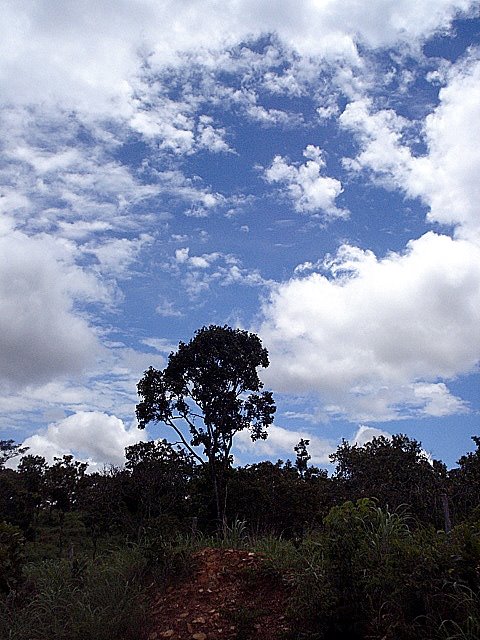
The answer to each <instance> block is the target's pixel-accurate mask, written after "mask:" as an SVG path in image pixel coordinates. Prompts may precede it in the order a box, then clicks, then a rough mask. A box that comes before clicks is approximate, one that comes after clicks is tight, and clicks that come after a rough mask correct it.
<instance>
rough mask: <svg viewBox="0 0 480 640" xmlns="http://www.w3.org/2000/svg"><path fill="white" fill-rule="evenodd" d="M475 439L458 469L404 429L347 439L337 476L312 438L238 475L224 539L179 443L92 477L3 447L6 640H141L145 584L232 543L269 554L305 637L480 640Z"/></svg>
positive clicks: (131, 456)
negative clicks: (314, 461)
mask: <svg viewBox="0 0 480 640" xmlns="http://www.w3.org/2000/svg"><path fill="white" fill-rule="evenodd" d="M474 442H475V445H476V450H475V451H473V452H471V453H468V454H466V455H465V456H462V457H461V458H460V460H459V461H458V467H456V468H455V469H452V470H447V468H446V467H445V465H444V464H442V463H441V462H438V461H434V462H431V461H430V460H429V459H428V458H427V457H426V455H425V454H424V452H423V450H422V447H421V444H420V443H418V442H417V441H415V440H412V439H410V438H408V437H406V436H404V435H396V436H393V437H392V438H391V439H386V438H383V437H380V438H375V439H374V440H372V441H371V442H369V443H367V444H365V445H364V446H356V445H352V444H350V443H348V442H346V441H343V442H342V444H341V445H340V446H339V447H338V449H337V451H336V452H335V453H334V454H333V455H332V456H331V458H332V462H333V463H334V465H335V471H334V473H333V474H332V475H330V476H328V474H327V472H326V471H324V470H322V469H318V468H316V467H314V466H310V465H309V464H308V461H309V454H308V441H301V442H300V443H299V444H298V445H297V447H295V453H296V457H295V458H294V459H293V462H291V461H288V460H287V461H286V462H283V461H281V460H279V461H278V462H276V463H272V462H267V461H265V462H260V463H257V464H251V465H247V466H241V467H232V468H230V469H229V470H228V477H227V479H226V480H227V482H226V488H227V490H226V494H225V514H226V519H225V522H224V526H223V529H222V530H220V531H219V528H218V524H219V523H218V518H217V505H216V499H215V492H214V488H213V486H212V477H211V474H210V473H209V470H208V465H201V464H198V463H197V462H196V461H195V460H194V459H193V458H192V456H191V455H189V454H188V452H185V450H184V449H180V448H179V447H173V446H172V445H170V444H168V443H167V442H166V441H165V440H163V441H151V442H140V443H138V444H136V445H134V446H131V447H128V448H127V449H126V465H125V467H124V468H121V469H120V468H115V467H110V468H108V469H105V470H104V471H103V472H101V473H97V472H96V473H91V474H89V473H87V465H86V464H85V463H83V462H79V461H76V460H74V459H73V457H72V456H64V457H63V458H61V459H57V460H56V461H55V462H54V463H53V464H51V465H47V463H46V462H45V460H44V459H43V458H42V457H40V456H32V455H29V454H28V452H27V451H25V450H22V449H21V448H20V447H19V446H18V445H15V443H13V442H11V441H2V442H1V443H0V451H1V457H0V461H1V462H0V523H2V524H0V614H2V615H0V637H2V638H3V637H5V638H9V640H17V639H18V640H27V639H28V640H36V639H37V638H38V639H39V640H43V638H59V639H62V638H69V640H72V639H75V638H77V637H78V638H82V640H88V638H92V640H93V639H95V640H100V639H102V638H105V639H106V640H109V639H110V638H112V640H113V638H114V637H115V638H116V639H121V638H125V639H127V638H129V639H130V638H133V637H135V638H141V637H143V636H142V632H141V629H140V627H141V624H140V622H139V621H143V623H142V624H145V620H147V618H146V617H145V615H146V614H145V610H144V609H142V607H143V608H144V607H145V603H146V602H148V597H147V596H148V594H146V593H145V592H144V591H143V589H144V585H145V584H146V578H147V576H148V582H149V583H151V580H152V574H153V576H154V579H158V577H159V576H160V582H162V581H164V580H165V579H166V578H167V577H168V576H171V575H172V574H179V573H181V572H182V571H184V570H186V569H187V567H188V565H189V560H188V557H189V554H190V552H191V550H192V549H194V548H198V546H202V545H211V544H221V545H226V546H245V547H248V548H256V549H257V550H258V549H260V550H262V551H263V552H264V553H265V555H266V557H267V562H268V563H269V565H268V566H269V567H270V568H269V569H268V570H269V571H271V572H272V573H271V575H272V576H273V575H276V576H279V577H280V578H281V579H282V580H285V581H286V582H287V583H288V585H289V588H290V589H291V592H292V600H291V607H290V611H289V619H290V623H291V626H292V635H291V637H292V638H295V639H298V640H301V639H307V638H308V639H312V640H315V639H321V638H325V639H327V640H333V639H336V638H349V640H351V639H355V638H358V639H363V638H378V640H380V639H384V640H389V639H391V640H394V639H395V640H402V639H405V640H414V639H416V638H431V639H435V640H454V639H455V638H462V639H464V638H469V639H472V640H473V639H474V638H476V639H478V637H480V596H479V594H480V438H477V437H475V438H474ZM15 456H17V459H18V460H19V464H18V467H17V469H15V470H14V469H10V468H5V462H6V460H7V459H9V458H12V457H15ZM119 602H121V603H122V605H121V607H120V608H119V607H118V603H119ZM2 612H3V613H2ZM75 612H76V613H75ZM87 614H88V615H87ZM2 616H3V618H2ZM102 621H103V622H102ZM2 625H3V626H2ZM42 625H43V626H42ZM102 625H103V626H102ZM139 625H140V626H139ZM33 627H35V629H36V630H35V631H33ZM12 629H13V631H12ZM147 631H148V629H147V630H145V633H147ZM2 633H3V635H2Z"/></svg>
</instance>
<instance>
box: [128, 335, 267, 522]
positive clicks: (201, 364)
mask: <svg viewBox="0 0 480 640" xmlns="http://www.w3.org/2000/svg"><path fill="white" fill-rule="evenodd" d="M268 364H269V362H268V353H267V350H266V349H265V348H264V347H262V343H261V341H260V338H259V337H258V336H257V335H255V334H253V333H248V332H247V331H243V330H241V329H232V328H230V327H227V326H224V327H219V326H215V325H210V326H209V327H203V328H202V329H199V330H198V331H197V332H196V333H195V336H194V338H192V340H190V342H189V343H187V344H186V343H184V342H180V344H179V347H178V351H177V352H176V353H171V354H170V356H169V359H168V364H167V367H166V368H165V369H164V370H163V371H158V370H157V369H154V368H153V367H150V369H148V371H146V372H145V375H144V377H143V378H142V379H141V380H140V382H139V383H138V393H139V395H140V396H141V398H142V401H141V402H140V403H139V404H138V405H137V418H138V422H139V428H141V429H143V428H144V427H145V426H146V425H147V424H148V423H149V422H152V421H153V422H161V423H164V424H165V425H167V426H168V427H170V428H171V429H172V430H173V431H174V432H175V434H176V436H177V438H178V443H179V444H182V445H183V446H184V447H185V448H186V450H188V451H189V452H190V453H191V455H192V456H193V458H194V459H196V460H197V461H198V462H199V463H200V464H205V463H207V464H208V468H209V473H210V478H211V481H212V484H213V489H214V494H215V502H216V510H217V518H218V521H219V523H220V524H222V523H223V520H224V513H225V499H226V493H225V477H226V473H227V470H228V468H229V467H230V465H231V463H232V457H231V448H232V444H233V438H234V436H235V434H236V433H238V432H239V431H243V430H244V429H248V430H249V431H250V432H251V438H252V440H257V439H265V438H266V437H267V427H268V426H269V425H270V424H271V423H272V422H273V414H274V412H275V404H274V401H273V397H272V394H271V392H269V391H264V392H261V393H259V392H260V390H261V389H262V387H263V384H262V382H261V381H260V379H259V377H258V373H257V368H258V367H267V366H268ZM186 429H188V431H189V432H190V435H189V436H188V435H186V434H185V430H186ZM198 447H200V453H199V452H198ZM203 456H205V458H206V460H205V458H204V457H203Z"/></svg>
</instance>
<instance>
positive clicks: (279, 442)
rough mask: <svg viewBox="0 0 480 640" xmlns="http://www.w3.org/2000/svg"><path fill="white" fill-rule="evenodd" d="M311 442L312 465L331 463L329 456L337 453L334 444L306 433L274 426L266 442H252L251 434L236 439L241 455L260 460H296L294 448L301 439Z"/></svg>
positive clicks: (244, 434) (241, 433) (247, 432)
mask: <svg viewBox="0 0 480 640" xmlns="http://www.w3.org/2000/svg"><path fill="white" fill-rule="evenodd" d="M302 438H303V439H304V440H310V445H309V447H308V452H309V454H310V455H311V456H312V457H311V460H310V463H311V464H314V465H323V464H328V463H329V457H328V456H329V455H330V454H331V453H333V452H334V451H335V446H334V444H333V443H332V442H329V441H328V440H324V439H322V438H319V437H318V436H315V435H312V434H310V433H308V432H306V431H295V430H292V429H284V428H283V427H278V426H276V425H272V426H271V427H269V428H268V437H267V439H266V440H256V441H255V442H252V439H251V438H250V432H249V431H247V430H244V431H240V432H239V433H238V434H237V435H236V437H235V449H236V450H237V451H238V452H239V453H241V454H248V455H249V456H255V458H258V459H260V460H264V459H265V458H275V457H280V456H281V457H282V458H283V459H287V458H288V459H290V460H294V459H295V455H296V454H295V451H294V447H295V445H297V444H298V443H299V442H300V439H302Z"/></svg>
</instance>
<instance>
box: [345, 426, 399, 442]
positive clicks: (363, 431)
mask: <svg viewBox="0 0 480 640" xmlns="http://www.w3.org/2000/svg"><path fill="white" fill-rule="evenodd" d="M380 436H383V437H384V438H386V439H387V440H390V439H391V437H392V434H391V433H388V432H387V431H382V429H376V428H375V427H368V426H366V425H364V424H361V425H360V426H359V427H358V429H357V431H356V432H355V434H354V436H353V438H352V439H351V441H350V444H352V445H357V446H358V447H363V446H365V445H366V444H367V442H371V441H372V440H373V439H374V438H379V437H380Z"/></svg>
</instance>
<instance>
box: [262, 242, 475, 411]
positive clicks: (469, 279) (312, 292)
mask: <svg viewBox="0 0 480 640" xmlns="http://www.w3.org/2000/svg"><path fill="white" fill-rule="evenodd" d="M439 256H442V259H441V260H439ZM325 268H326V269H327V270H328V272H327V274H326V275H324V274H322V273H318V272H315V273H311V274H310V275H308V276H306V277H303V278H293V279H292V280H289V281H287V282H285V283H282V284H279V285H277V286H276V287H275V288H274V289H273V290H272V292H271V295H270V298H269V300H268V301H267V302H266V303H265V304H264V306H263V313H264V321H263V324H262V325H261V327H260V334H261V336H262V338H263V340H264V343H265V345H266V346H267V348H268V349H269V353H270V359H271V362H272V366H271V368H270V369H269V370H267V372H266V374H265V377H266V379H267V380H268V383H269V384H271V385H273V387H274V388H276V389H279V390H282V391H290V392H297V393H310V392H316V393H318V394H319V396H320V397H321V398H322V399H323V400H324V402H326V403H327V405H328V404H331V407H330V411H331V413H333V414H334V413H339V414H342V413H343V414H346V415H349V416H350V417H353V418H358V419H373V418H375V417H377V419H378V418H380V419H387V418H388V414H389V413H390V417H395V415H396V414H397V412H396V411H395V406H396V405H397V404H398V403H401V404H402V405H403V404H405V405H407V406H409V405H410V407H413V408H416V410H417V411H424V412H426V413H430V414H431V415H435V413H437V414H438V415H440V414H441V415H445V414H446V413H448V407H450V408H451V410H452V411H455V410H457V409H458V408H459V407H460V406H461V401H460V400H459V399H455V398H452V397H451V396H450V395H449V394H448V390H447V388H446V387H445V385H443V386H441V387H438V386H436V387H434V386H428V385H425V383H427V382H428V383H432V384H435V383H436V382H437V381H438V380H439V379H443V380H448V379H451V378H454V377H456V376H458V375H461V374H466V373H469V372H472V371H473V370H474V369H475V367H476V366H477V364H478V362H479V360H480V248H479V247H477V246H476V245H474V244H472V243H470V242H467V241H465V240H453V239H451V238H449V237H448V236H442V235H437V234H434V233H432V232H430V233H427V234H425V235H424V236H423V237H421V238H419V239H418V240H413V241H411V242H410V243H409V244H408V248H407V250H406V251H405V253H402V254H398V253H391V254H388V255H387V256H386V257H385V258H383V259H377V258H376V257H375V256H374V255H373V253H372V252H370V251H361V250H360V249H357V248H355V247H351V246H343V247H341V248H340V250H339V252H338V254H337V255H336V256H335V257H334V258H332V259H331V260H329V261H327V263H326V264H325ZM420 382H422V383H423V384H422V385H421V386H418V383H420ZM377 403H378V405H377V406H376V404H377ZM367 404H368V406H369V411H370V412H371V415H370V416H365V414H364V413H362V410H361V406H362V405H364V410H365V408H366V405H367ZM375 414H377V415H376V416H375Z"/></svg>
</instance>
